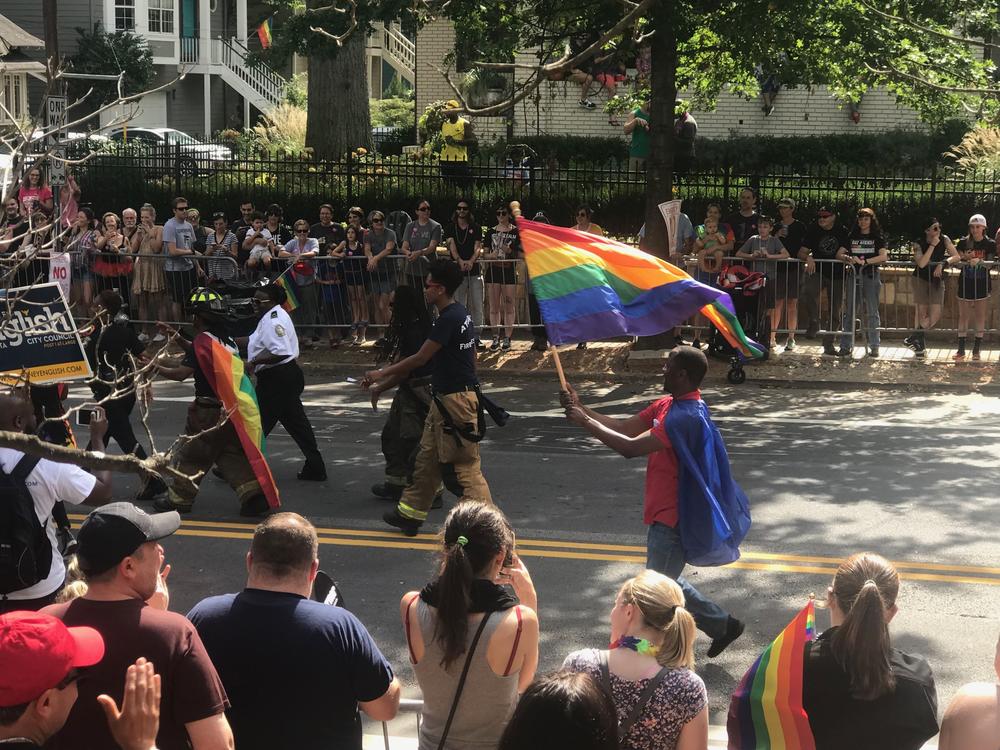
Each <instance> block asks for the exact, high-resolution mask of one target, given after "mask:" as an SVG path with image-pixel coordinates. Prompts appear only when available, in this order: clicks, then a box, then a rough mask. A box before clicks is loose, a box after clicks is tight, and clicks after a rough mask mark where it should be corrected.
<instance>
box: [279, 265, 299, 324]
mask: <svg viewBox="0 0 1000 750" xmlns="http://www.w3.org/2000/svg"><path fill="white" fill-rule="evenodd" d="M274 283H275V284H277V285H278V286H280V287H281V288H282V289H284V290H285V295H286V296H287V297H288V299H286V300H285V301H284V302H283V303H282V305H281V309H283V310H284V311H285V312H286V313H289V314H291V312H292V310H294V309H296V308H297V307H298V306H299V305H300V304H302V303H301V302H299V295H298V294H296V292H295V282H293V281H292V280H291V279H290V278H289V277H288V269H287V268H286V269H285V270H284V271H282V273H281V276H279V277H278V278H276V279H275V280H274Z"/></svg>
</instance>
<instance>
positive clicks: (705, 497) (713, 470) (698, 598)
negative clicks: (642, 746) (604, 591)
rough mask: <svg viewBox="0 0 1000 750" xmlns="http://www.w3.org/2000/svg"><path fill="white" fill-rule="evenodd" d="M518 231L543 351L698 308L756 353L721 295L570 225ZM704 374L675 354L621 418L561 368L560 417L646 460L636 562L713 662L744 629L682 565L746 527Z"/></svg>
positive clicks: (700, 362)
mask: <svg viewBox="0 0 1000 750" xmlns="http://www.w3.org/2000/svg"><path fill="white" fill-rule="evenodd" d="M518 229H519V231H520V233H521V242H522V247H523V248H524V254H525V260H526V261H527V264H528V272H529V274H530V276H531V283H532V287H533V289H534V291H535V295H536V296H537V297H538V304H539V308H540V311H541V314H542V319H543V320H544V322H545V327H546V330H547V332H548V336H549V340H550V341H552V343H553V344H569V343H577V342H580V341H587V340H591V341H594V340H599V339H602V338H610V337H612V336H622V335H640V336H649V335H655V334H657V333H661V332H663V331H666V330H670V329H671V328H673V327H674V326H675V325H678V324H679V323H681V322H683V321H684V320H686V319H687V318H688V317H690V316H691V315H692V314H693V313H695V312H699V311H700V312H701V313H702V314H704V315H705V316H706V317H708V318H709V319H710V320H711V321H712V323H713V324H714V325H715V326H716V327H717V328H718V330H719V331H720V333H722V334H723V335H724V336H725V337H726V338H727V339H728V340H729V341H730V343H732V344H733V346H734V347H736V348H737V350H738V351H740V352H741V353H742V354H743V355H744V356H747V357H752V356H760V355H761V354H762V352H763V349H762V348H761V347H760V345H759V344H757V343H756V342H753V341H750V340H749V339H748V338H747V337H746V335H745V334H744V333H743V331H742V329H741V328H740V326H739V323H738V322H737V320H736V317H735V315H734V313H733V305H732V300H731V299H730V298H729V296H728V295H727V294H726V293H725V292H722V291H720V290H717V289H713V288H712V287H709V286H707V285H705V284H701V283H699V282H697V281H695V280H694V279H692V278H691V277H690V276H688V275H687V274H686V273H685V272H684V271H682V270H681V269H679V268H676V267H675V266H672V265H670V264H669V263H667V262H666V261H663V260H661V259H659V258H656V257H654V256H652V255H648V254H647V253H644V252H642V251H641V250H637V249H636V248H633V247H630V246H628V245H624V244H622V243H618V242H615V241H613V240H609V239H607V238H604V237H595V236H593V235H590V234H585V233H582V232H577V231H575V230H572V229H564V228H562V227H554V226H549V225H545V224H536V223H535V222H531V221H524V220H522V221H520V222H518ZM555 356H556V358H557V357H558V354H557V353H556V354H555ZM557 362H558V359H557ZM707 370H708V361H707V360H706V358H705V355H704V353H703V352H702V351H701V350H699V349H695V348H694V347H689V346H688V347H677V348H676V349H674V350H673V351H671V353H670V355H669V356H668V357H667V361H666V364H665V365H664V368H663V388H664V391H665V392H666V393H667V394H668V395H667V396H666V397H665V398H661V399H659V400H658V401H656V402H654V403H653V404H651V405H650V406H648V407H647V408H646V409H644V410H643V411H642V412H641V413H639V414H637V415H635V416H633V417H630V418H628V419H615V418H613V417H607V416H604V415H602V414H599V413H598V412H596V411H594V410H592V409H588V408H587V407H585V406H583V404H581V403H580V399H579V396H577V394H576V391H574V390H573V388H572V387H571V386H570V385H569V384H568V383H566V382H565V379H564V378H562V377H561V370H560V379H561V380H562V386H563V392H562V394H561V395H560V400H561V401H562V404H563V406H564V407H566V416H567V417H568V418H569V419H570V421H572V422H573V423H574V424H577V425H580V426H581V427H583V428H584V429H586V430H587V432H589V433H590V434H591V435H592V436H593V437H596V438H597V439H598V440H600V441H601V442H602V443H604V444H605V445H607V446H608V447H609V448H612V449H613V450H615V451H617V452H618V453H620V454H621V455H622V456H625V457H626V458H632V457H636V456H648V457H649V458H648V465H647V469H646V497H645V509H644V513H643V520H644V521H645V523H646V524H647V525H648V526H649V531H648V535H647V546H646V557H647V562H646V567H647V568H650V569H652V570H656V571H659V572H661V573H663V574H665V575H667V576H669V577H671V578H673V579H674V580H676V581H677V582H678V583H679V584H680V585H681V588H682V589H683V590H684V596H685V599H686V601H687V605H686V606H687V609H688V610H689V611H690V612H691V614H692V615H694V618H695V622H696V623H697V624H698V627H699V628H700V629H701V630H703V631H704V632H705V633H706V634H707V635H709V636H710V637H711V638H712V644H711V646H710V647H709V649H708V655H709V657H714V656H717V655H719V654H720V653H722V651H723V649H725V648H726V647H727V646H728V645H729V644H730V643H732V642H733V641H734V640H736V639H737V638H739V637H740V635H742V633H743V629H744V624H743V623H742V622H741V621H739V620H737V619H736V618H734V617H732V616H730V615H729V614H728V613H727V612H725V611H724V610H723V609H722V608H721V607H719V606H718V605H717V604H715V603H714V602H712V601H711V600H709V599H708V598H707V597H705V596H702V595H701V594H700V593H699V592H698V590H697V589H695V588H694V587H693V586H691V585H690V584H689V583H688V582H687V581H686V580H685V579H684V577H683V576H681V572H682V571H683V570H684V566H685V564H687V563H691V564H693V565H724V564H726V563H729V562H732V561H734V560H736V559H737V558H738V557H739V544H740V542H741V541H742V540H743V537H744V536H745V535H746V533H747V530H748V529H749V528H750V511H749V503H748V501H747V498H746V495H744V494H743V491H742V490H741V489H740V487H739V485H737V484H736V482H735V481H734V480H733V478H732V476H731V474H730V468H729V458H728V455H727V454H726V447H725V445H724V443H723V441H722V436H721V435H720V434H719V430H718V428H716V426H715V425H714V424H713V423H712V420H711V417H710V415H709V412H708V407H707V406H705V402H704V401H702V400H701V392H700V391H699V390H698V389H699V387H700V385H701V381H702V379H703V378H704V377H705V373H706V372H707Z"/></svg>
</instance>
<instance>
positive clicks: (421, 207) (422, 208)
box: [417, 206, 431, 211]
mask: <svg viewBox="0 0 1000 750" xmlns="http://www.w3.org/2000/svg"><path fill="white" fill-rule="evenodd" d="M417 210H418V211H430V210H431V207H430V206H420V207H419V208H418V209H417Z"/></svg>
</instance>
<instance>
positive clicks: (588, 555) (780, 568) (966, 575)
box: [70, 515, 1000, 586]
mask: <svg viewBox="0 0 1000 750" xmlns="http://www.w3.org/2000/svg"><path fill="white" fill-rule="evenodd" d="M70 518H71V519H72V520H73V521H75V522H76V523H74V526H79V522H80V521H82V520H83V519H84V516H82V515H70ZM254 526H255V524H250V523H231V522H225V521H194V520H188V519H185V520H184V521H183V523H182V525H181V528H180V530H178V532H177V534H178V535H179V536H193V537H204V538H207V539H251V538H253V530H254ZM316 532H317V534H318V535H319V543H320V544H331V545H337V546H340V547H363V548H369V549H379V548H381V549H404V550H423V551H425V552H434V551H435V550H437V549H438V541H437V536H436V535H434V534H417V536H415V537H404V536H402V535H400V534H399V533H398V532H395V531H365V530H360V529H338V528H317V529H316ZM517 552H518V554H519V555H521V556H522V557H551V558H556V559H560V560H594V561H597V562H615V563H632V564H635V565H644V564H645V562H646V548H645V547H641V546H636V545H629V544H603V543H593V542H576V541H557V540H550V539H521V538H518V540H517ZM840 562H841V558H838V557H821V556H816V555H785V554H780V553H773V552H752V551H746V552H743V555H742V557H741V558H740V560H738V561H737V562H734V563H731V564H730V565H727V566H726V567H727V568H737V569H740V570H760V571H764V572H767V573H805V574H812V575H822V576H829V577H832V576H833V574H834V573H836V572H837V566H838V565H839V564H840ZM894 564H895V566H896V568H897V569H898V570H899V573H900V576H901V577H902V578H906V579H909V580H913V581H935V582H942V583H968V584H976V585H985V586H1000V568H990V567H982V566H975V565H948V564H942V563H930V562H911V561H903V560H900V561H896V562H894Z"/></svg>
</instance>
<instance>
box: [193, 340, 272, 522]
mask: <svg viewBox="0 0 1000 750" xmlns="http://www.w3.org/2000/svg"><path fill="white" fill-rule="evenodd" d="M194 353H195V356H196V357H197V358H198V364H199V365H201V369H202V372H204V373H205V378H206V379H207V380H208V383H209V385H210V386H211V387H212V390H213V391H215V395H216V397H218V399H219V401H221V402H222V405H223V407H224V408H225V409H226V411H228V412H229V421H230V422H232V424H233V427H235V428H236V434H237V435H239V438H240V444H241V445H242V446H243V452H244V453H246V457H247V460H249V461H250V468H251V469H253V473H254V476H255V477H257V481H258V482H260V488H261V490H262V491H263V493H264V497H266V498H267V504H268V505H269V506H270V507H272V508H278V507H280V506H281V498H280V497H279V496H278V487H277V485H275V483H274V477H273V476H271V467H270V466H268V465H267V459H266V458H264V429H263V427H262V426H261V423H260V407H259V406H258V405H257V392H256V391H255V390H254V387H253V383H251V382H250V378H249V377H247V374H246V372H245V371H244V368H243V360H242V359H240V358H239V356H238V355H234V354H233V353H232V352H231V351H230V350H229V349H227V348H226V347H225V346H223V345H222V342H221V341H219V339H217V338H216V337H215V336H213V335H211V334H209V333H203V334H200V335H198V336H195V339H194Z"/></svg>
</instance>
